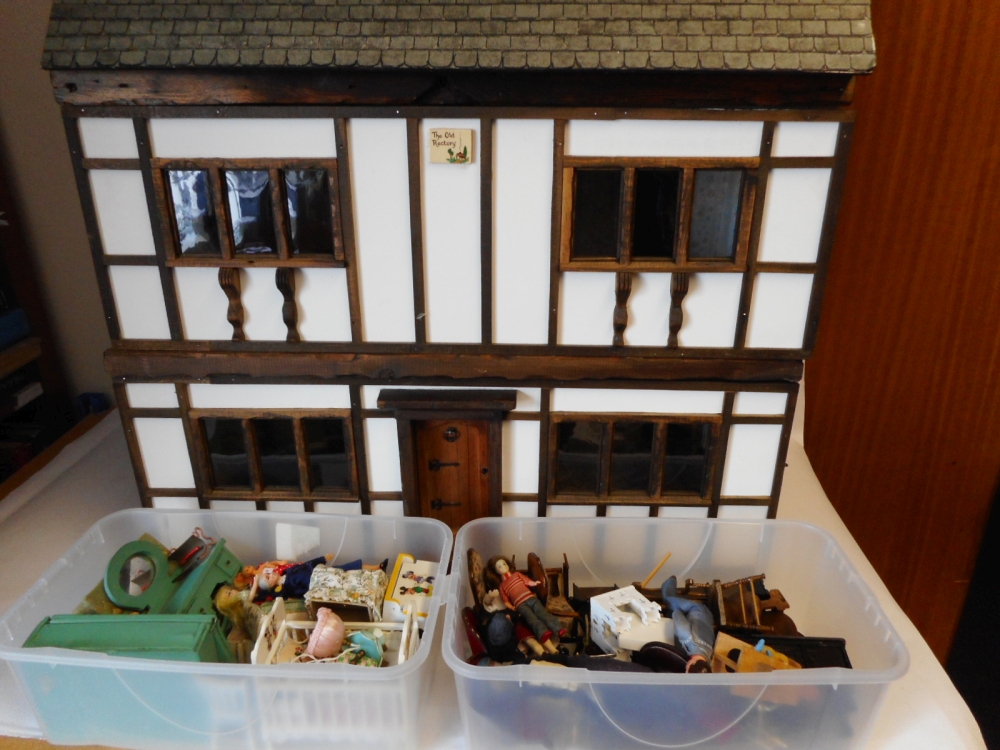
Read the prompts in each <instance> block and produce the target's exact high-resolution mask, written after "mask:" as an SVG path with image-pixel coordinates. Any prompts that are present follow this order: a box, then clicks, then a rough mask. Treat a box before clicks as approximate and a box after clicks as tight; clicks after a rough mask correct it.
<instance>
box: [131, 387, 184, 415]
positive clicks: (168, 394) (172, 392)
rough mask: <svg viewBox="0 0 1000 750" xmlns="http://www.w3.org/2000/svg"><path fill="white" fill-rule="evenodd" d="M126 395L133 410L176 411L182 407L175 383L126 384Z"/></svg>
mask: <svg viewBox="0 0 1000 750" xmlns="http://www.w3.org/2000/svg"><path fill="white" fill-rule="evenodd" d="M125 393H127V394H128V405H129V406H131V407H132V408H133V409H176V408H177V407H178V406H179V405H180V404H178V403H177V388H176V387H175V386H174V384H173V383H126V384H125Z"/></svg>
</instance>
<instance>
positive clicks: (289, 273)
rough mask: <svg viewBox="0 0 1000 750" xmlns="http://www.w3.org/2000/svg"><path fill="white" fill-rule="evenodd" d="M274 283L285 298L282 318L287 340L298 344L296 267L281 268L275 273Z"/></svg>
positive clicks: (282, 306)
mask: <svg viewBox="0 0 1000 750" xmlns="http://www.w3.org/2000/svg"><path fill="white" fill-rule="evenodd" d="M274 283H275V284H276V285H277V286H278V291H279V292H281V296H282V297H283V298H284V300H285V301H284V302H283V303H282V305H281V319H282V320H284V321H285V327H286V328H287V329H288V335H287V336H286V337H285V341H288V342H290V343H293V344H297V343H298V342H299V341H300V340H301V339H300V338H299V308H298V307H297V306H296V305H295V269H292V268H279V269H278V270H277V272H276V273H275V274H274Z"/></svg>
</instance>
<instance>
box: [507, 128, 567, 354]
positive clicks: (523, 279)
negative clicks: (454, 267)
mask: <svg viewBox="0 0 1000 750" xmlns="http://www.w3.org/2000/svg"><path fill="white" fill-rule="evenodd" d="M554 143H555V127H554V124H553V122H552V120H497V121H496V124H495V127H494V129H493V233H494V237H493V341H494V342H495V343H497V344H546V343H548V336H549V259H550V253H551V247H552V153H553V148H554Z"/></svg>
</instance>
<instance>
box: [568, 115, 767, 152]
mask: <svg viewBox="0 0 1000 750" xmlns="http://www.w3.org/2000/svg"><path fill="white" fill-rule="evenodd" d="M763 130H764V123H762V122H736V121H729V122H727V121H723V120H570V122H569V124H568V125H567V127H566V154H567V155H568V156H669V157H673V156H757V155H759V154H760V138H761V133H762V132H763Z"/></svg>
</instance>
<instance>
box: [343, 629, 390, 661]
mask: <svg viewBox="0 0 1000 750" xmlns="http://www.w3.org/2000/svg"><path fill="white" fill-rule="evenodd" d="M345 640H347V641H349V642H351V643H353V644H354V645H355V646H357V647H359V648H360V649H361V650H362V651H364V652H365V656H367V657H370V658H371V659H374V660H375V662H376V663H378V664H381V663H382V650H383V649H384V648H385V636H384V635H378V636H376V635H375V633H373V632H372V631H370V630H359V631H358V632H357V633H351V634H350V635H349V636H347V638H346V639H345Z"/></svg>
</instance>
